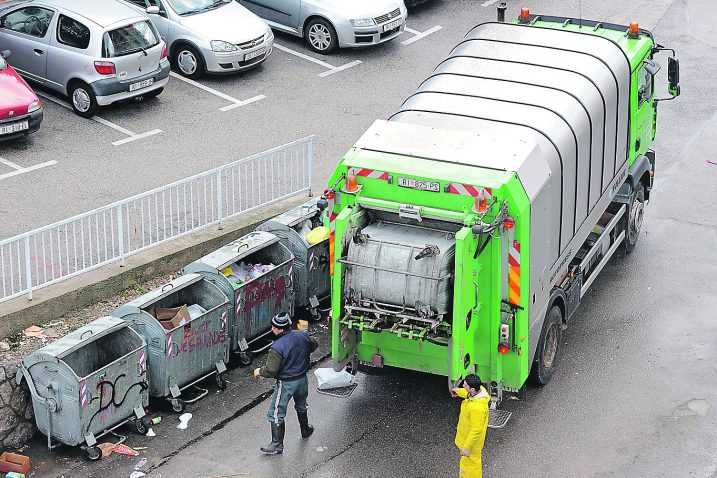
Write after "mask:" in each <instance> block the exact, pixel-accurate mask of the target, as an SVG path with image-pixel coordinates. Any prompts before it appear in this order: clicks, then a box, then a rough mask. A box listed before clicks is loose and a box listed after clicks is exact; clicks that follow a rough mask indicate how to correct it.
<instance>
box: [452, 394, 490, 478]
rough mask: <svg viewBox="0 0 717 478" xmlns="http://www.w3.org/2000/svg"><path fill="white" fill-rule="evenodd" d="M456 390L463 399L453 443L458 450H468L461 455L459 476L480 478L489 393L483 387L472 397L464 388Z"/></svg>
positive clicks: (462, 477)
mask: <svg viewBox="0 0 717 478" xmlns="http://www.w3.org/2000/svg"><path fill="white" fill-rule="evenodd" d="M456 392H457V393H458V396H459V397H461V398H463V399H464V400H463V403H461V414H460V416H459V418H458V426H457V427H456V440H455V443H456V446H457V447H458V449H459V450H460V449H461V448H465V449H466V450H468V451H469V452H470V456H461V462H460V473H459V476H460V477H461V478H482V476H483V464H482V461H481V451H482V450H483V443H484V442H485V432H486V429H487V428H488V404H489V403H490V395H489V394H488V392H487V391H486V389H485V388H483V387H481V388H480V390H479V391H478V393H476V394H475V396H473V397H469V396H468V392H467V391H466V389H464V388H459V389H458V390H457V391H456Z"/></svg>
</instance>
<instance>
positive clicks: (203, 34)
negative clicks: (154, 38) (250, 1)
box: [124, 0, 274, 78]
mask: <svg viewBox="0 0 717 478" xmlns="http://www.w3.org/2000/svg"><path fill="white" fill-rule="evenodd" d="M124 1H125V2H127V3H129V4H131V5H133V6H134V7H135V8H137V9H138V11H142V12H144V13H146V14H147V15H148V16H149V17H150V19H151V20H152V22H153V23H154V24H155V25H156V27H157V29H158V30H159V33H160V34H161V35H162V38H163V39H164V41H165V42H166V43H167V45H169V58H170V60H171V62H172V65H174V67H175V68H176V69H177V71H179V73H181V74H182V75H183V76H186V77H188V78H197V77H199V76H200V75H202V74H203V73H231V72H236V71H241V70H246V69H249V68H253V67H255V66H257V65H259V64H260V63H262V62H263V61H264V60H266V59H267V58H268V57H269V55H270V54H271V50H272V46H273V43H274V35H273V34H272V32H271V28H269V26H268V25H267V24H266V22H265V21H264V20H262V19H261V18H259V17H258V16H256V15H254V14H253V13H251V12H250V11H249V10H247V9H246V8H244V7H242V6H241V5H239V3H237V2H235V1H234V0H124Z"/></svg>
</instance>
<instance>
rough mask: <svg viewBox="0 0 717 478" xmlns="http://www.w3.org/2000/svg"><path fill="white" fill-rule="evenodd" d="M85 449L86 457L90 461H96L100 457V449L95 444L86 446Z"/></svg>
mask: <svg viewBox="0 0 717 478" xmlns="http://www.w3.org/2000/svg"><path fill="white" fill-rule="evenodd" d="M85 451H87V458H89V459H90V460H91V461H97V460H99V459H100V458H102V451H101V450H100V449H99V448H97V447H96V446H88V447H87V449H86V450H85Z"/></svg>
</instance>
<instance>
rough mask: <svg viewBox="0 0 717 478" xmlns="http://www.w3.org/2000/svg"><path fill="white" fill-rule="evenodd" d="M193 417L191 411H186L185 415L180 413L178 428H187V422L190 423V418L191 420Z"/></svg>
mask: <svg viewBox="0 0 717 478" xmlns="http://www.w3.org/2000/svg"><path fill="white" fill-rule="evenodd" d="M191 419H192V414H191V413H185V414H183V415H180V416H179V425H177V428H179V429H180V430H186V429H187V424H188V423H189V420H191Z"/></svg>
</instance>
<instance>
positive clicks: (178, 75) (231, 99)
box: [169, 71, 266, 111]
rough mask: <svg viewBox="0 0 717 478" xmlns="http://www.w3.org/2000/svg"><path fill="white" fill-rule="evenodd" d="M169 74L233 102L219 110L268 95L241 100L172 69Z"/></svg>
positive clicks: (241, 104)
mask: <svg viewBox="0 0 717 478" xmlns="http://www.w3.org/2000/svg"><path fill="white" fill-rule="evenodd" d="M169 74H170V75H172V77H173V78H176V79H178V80H181V81H183V82H185V83H188V84H190V85H192V86H196V87H197V88H199V89H201V90H204V91H206V92H207V93H211V94H213V95H214V96H218V97H219V98H222V99H224V100H227V101H229V102H230V103H231V104H230V105H228V106H223V107H221V108H219V111H229V110H233V109H234V108H238V107H240V106H245V105H248V104H249V103H254V102H255V101H259V100H263V99H264V98H266V96H264V95H256V96H252V97H251V98H248V99H246V100H239V99H237V98H234V97H233V96H229V95H227V94H224V93H222V92H221V91H217V90H215V89H214V88H210V87H208V86H206V85H203V84H201V83H197V82H196V81H194V80H190V79H189V78H185V77H183V76H182V75H180V74H179V73H175V72H173V71H172V72H170V73H169Z"/></svg>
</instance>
